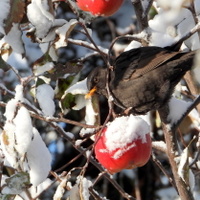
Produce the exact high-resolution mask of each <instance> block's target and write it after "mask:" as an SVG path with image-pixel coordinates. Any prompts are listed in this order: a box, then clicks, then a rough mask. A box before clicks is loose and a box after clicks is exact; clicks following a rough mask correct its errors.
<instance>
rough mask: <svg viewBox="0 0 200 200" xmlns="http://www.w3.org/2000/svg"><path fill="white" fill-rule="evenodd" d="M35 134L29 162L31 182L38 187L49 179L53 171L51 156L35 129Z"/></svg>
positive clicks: (28, 153) (29, 150) (28, 157)
mask: <svg viewBox="0 0 200 200" xmlns="http://www.w3.org/2000/svg"><path fill="white" fill-rule="evenodd" d="M33 134H34V137H33V140H32V142H31V144H30V146H29V149H28V151H27V160H28V165H29V167H30V171H29V174H30V182H31V183H32V184H33V186H37V185H39V184H40V183H42V182H43V181H44V180H45V179H46V178H47V176H48V174H49V172H50V170H51V154H50V152H49V150H48V149H47V147H46V145H45V143H44V142H43V140H42V138H41V136H40V134H39V132H38V131H37V129H36V128H33Z"/></svg>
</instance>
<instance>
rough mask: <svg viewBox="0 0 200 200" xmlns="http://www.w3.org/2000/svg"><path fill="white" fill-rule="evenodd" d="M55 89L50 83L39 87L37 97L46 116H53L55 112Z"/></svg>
mask: <svg viewBox="0 0 200 200" xmlns="http://www.w3.org/2000/svg"><path fill="white" fill-rule="evenodd" d="M53 98H54V90H53V88H52V87H51V86H50V85H48V84H42V85H39V86H38V87H37V90H36V99H37V100H38V103H39V105H40V108H41V109H42V112H43V113H44V115H46V116H53V115H54V113H55V103H54V101H53Z"/></svg>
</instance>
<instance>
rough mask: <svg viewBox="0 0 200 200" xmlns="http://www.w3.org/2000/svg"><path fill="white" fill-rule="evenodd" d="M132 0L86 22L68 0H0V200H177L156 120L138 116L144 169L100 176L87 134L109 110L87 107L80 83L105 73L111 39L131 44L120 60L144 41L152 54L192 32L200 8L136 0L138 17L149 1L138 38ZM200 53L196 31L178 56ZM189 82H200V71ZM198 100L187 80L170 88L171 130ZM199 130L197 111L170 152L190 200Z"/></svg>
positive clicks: (197, 184) (196, 187)
mask: <svg viewBox="0 0 200 200" xmlns="http://www.w3.org/2000/svg"><path fill="white" fill-rule="evenodd" d="M132 2H134V1H132ZM132 2H131V0H125V1H124V3H123V5H122V7H121V8H120V9H119V10H118V11H117V12H116V13H115V14H114V15H113V16H111V17H93V16H91V15H90V14H89V13H86V14H85V13H84V12H82V11H80V10H78V8H77V7H76V4H75V3H74V1H72V0H70V1H67V0H66V1H59V0H58V1H56V0H32V1H31V0H27V1H25V2H24V1H22V0H17V1H9V0H1V1H0V8H1V13H0V55H1V57H0V91H1V93H0V132H1V140H0V143H1V146H0V168H1V171H3V173H2V174H1V176H0V184H1V193H0V199H16V200H21V199H23V200H26V199H27V200H30V199H36V198H38V199H48V200H49V199H55V200H58V199H66V198H67V197H68V198H69V199H73V200H76V199H77V200H78V199H84V200H87V199H89V198H90V199H95V198H94V197H95V195H96V199H111V200H118V199H119V200H122V199H129V197H127V196H126V193H128V194H130V195H131V196H132V197H134V198H137V200H147V199H148V200H178V199H180V198H179V196H178V194H177V192H176V189H175V183H174V182H173V181H171V180H173V178H174V177H173V173H172V171H171V165H170V163H169V160H168V156H167V154H166V152H167V148H166V144H165V140H164V133H163V130H162V127H161V122H160V119H159V117H158V114H157V113H156V112H152V113H149V114H148V115H147V116H143V118H144V119H145V120H146V121H147V123H148V124H149V125H150V126H151V136H152V141H153V152H152V158H151V159H150V161H149V162H148V163H147V164H146V165H145V166H144V167H141V168H137V169H134V170H123V171H122V172H120V173H117V174H115V175H113V176H112V177H110V176H109V175H108V174H107V175H102V172H103V168H102V167H101V166H100V165H99V164H98V162H97V161H96V160H95V159H94V157H93V154H92V153H93V152H92V151H91V149H92V146H93V140H92V139H91V138H92V137H90V136H91V135H92V134H93V133H94V130H95V128H96V127H97V125H99V124H103V122H104V120H105V119H106V117H107V114H108V104H107V100H106V99H104V98H103V97H98V98H95V99H93V100H91V99H85V94H87V92H88V90H87V87H86V77H87V75H88V73H89V72H90V71H91V70H92V69H93V68H94V67H96V66H99V65H104V59H103V58H105V55H107V53H108V50H109V47H110V45H111V43H112V41H113V40H114V39H116V38H117V37H118V36H128V37H129V38H127V37H126V38H121V39H119V40H117V41H116V43H115V44H114V46H113V48H112V50H113V54H114V55H119V54H120V53H121V52H123V51H124V50H128V49H131V48H136V47H138V46H141V45H142V44H141V43H139V42H138V41H142V40H145V41H146V42H147V43H148V45H149V46H161V47H165V46H169V45H171V44H173V43H174V42H176V41H178V40H179V39H181V38H182V37H184V36H185V35H186V34H187V33H190V32H191V30H193V31H195V30H197V29H198V28H199V24H198V23H199V13H200V1H199V0H195V1H194V4H192V3H191V4H190V1H184V0H176V1H174V0H157V1H148V0H141V3H142V6H143V8H144V10H145V9H146V8H147V7H148V5H149V3H150V2H153V3H152V6H151V9H150V10H149V12H148V22H149V23H148V25H149V26H148V27H146V28H145V29H144V30H142V31H141V30H140V29H139V28H138V24H139V19H138V18H137V17H138V16H135V12H134V7H133V5H132ZM194 11H195V12H194ZM77 13H78V14H77ZM77 15H79V16H77ZM133 37H134V38H137V39H138V40H137V41H136V40H135V39H134V38H133ZM130 38H132V39H131V40H130ZM199 45H200V43H199V34H198V33H195V34H193V35H192V36H191V37H190V38H189V39H187V40H185V42H184V44H183V45H182V46H181V49H182V50H183V51H188V50H196V49H199ZM197 63H198V61H197ZM194 75H195V76H194V77H195V79H196V80H197V81H198V79H199V67H198V64H197V65H196V68H195V69H194ZM197 94H198V92H197V93H193V92H191V91H190V90H189V89H188V87H187V84H185V81H182V82H181V83H180V84H179V85H178V86H177V88H176V91H175V93H174V97H176V98H173V99H172V100H171V101H170V104H169V106H170V111H171V112H170V115H169V116H168V118H169V120H170V121H171V123H172V124H173V123H176V122H177V121H178V120H179V119H180V118H181V116H182V115H183V113H184V112H185V111H186V110H187V108H188V107H189V106H191V105H192V102H193V100H194V98H195V97H197ZM177 99H178V100H177ZM199 123H200V121H199V110H198V108H197V109H193V110H192V112H190V114H189V115H187V116H186V117H185V119H184V120H183V121H182V123H181V124H180V126H179V128H178V133H177V141H178V152H176V153H177V157H176V163H177V166H178V167H177V169H178V171H177V173H178V175H179V176H180V177H181V178H182V180H183V181H184V182H185V184H186V186H188V188H190V190H191V192H192V194H193V195H194V198H195V199H196V200H197V199H200V179H199V176H200V173H199V172H200V171H199V169H200V162H199V154H200V139H199ZM100 175H102V176H100ZM94 183H95V184H94ZM93 184H94V186H92V185H93ZM89 188H90V189H89ZM191 199H192V197H191Z"/></svg>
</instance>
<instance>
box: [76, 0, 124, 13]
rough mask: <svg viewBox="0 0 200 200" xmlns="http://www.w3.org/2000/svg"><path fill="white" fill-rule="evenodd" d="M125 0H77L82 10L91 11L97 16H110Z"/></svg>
mask: <svg viewBox="0 0 200 200" xmlns="http://www.w3.org/2000/svg"><path fill="white" fill-rule="evenodd" d="M123 1H124V0H77V5H78V7H79V8H80V9H81V10H84V11H89V12H91V13H92V14H93V15H96V16H110V15H112V14H114V13H115V12H116V11H117V10H118V9H119V8H120V6H121V5H122V3H123Z"/></svg>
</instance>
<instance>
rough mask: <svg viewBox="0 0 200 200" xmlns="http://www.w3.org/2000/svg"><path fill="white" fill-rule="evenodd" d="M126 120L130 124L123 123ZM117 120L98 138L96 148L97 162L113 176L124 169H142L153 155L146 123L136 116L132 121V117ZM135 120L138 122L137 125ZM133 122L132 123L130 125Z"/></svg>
mask: <svg viewBox="0 0 200 200" xmlns="http://www.w3.org/2000/svg"><path fill="white" fill-rule="evenodd" d="M124 118H125V121H128V123H124V122H123V121H124ZM116 119H117V120H116ZM116 119H115V121H116V122H111V123H110V124H108V125H107V126H106V127H105V128H104V129H103V131H102V133H101V135H100V136H97V137H96V140H97V141H96V145H95V148H94V151H95V155H96V158H97V160H98V161H99V162H100V163H101V164H102V165H103V166H104V167H105V168H106V169H107V170H108V171H109V172H110V173H111V174H113V173H116V172H119V171H121V170H123V169H133V168H136V167H141V166H143V165H145V164H146V163H147V162H148V160H149V158H150V155H151V137H150V134H149V132H150V130H149V126H148V125H147V124H146V122H144V121H143V120H142V119H141V118H140V119H139V120H138V117H134V116H132V117H131V119H130V117H123V119H122V120H121V119H119V118H116ZM133 119H134V120H135V119H136V121H137V122H136V123H135V122H134V120H133ZM120 120H121V121H122V122H120ZM131 121H132V123H131V124H130V125H128V124H129V123H130V122H131ZM138 122H139V123H138ZM112 123H113V124H112ZM134 123H135V126H134ZM145 126H146V127H145ZM144 127H145V128H144ZM109 129H110V130H109ZM111 129H112V130H111ZM140 131H141V132H140ZM109 140H110V141H109Z"/></svg>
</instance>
